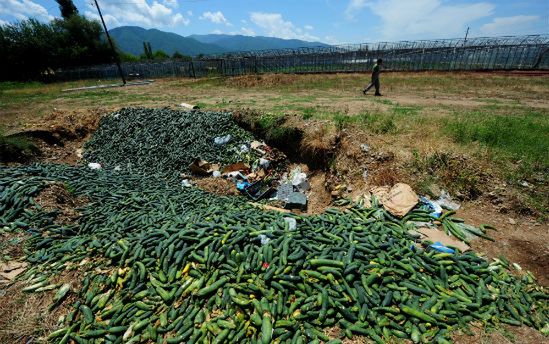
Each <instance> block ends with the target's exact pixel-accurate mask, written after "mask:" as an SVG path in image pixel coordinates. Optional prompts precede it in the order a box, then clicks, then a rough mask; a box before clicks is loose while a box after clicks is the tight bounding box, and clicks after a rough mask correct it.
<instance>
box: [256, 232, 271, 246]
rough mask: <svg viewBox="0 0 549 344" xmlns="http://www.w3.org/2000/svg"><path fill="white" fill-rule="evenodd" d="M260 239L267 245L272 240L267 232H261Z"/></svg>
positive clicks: (262, 243)
mask: <svg viewBox="0 0 549 344" xmlns="http://www.w3.org/2000/svg"><path fill="white" fill-rule="evenodd" d="M259 239H260V240H261V245H267V244H268V243H269V241H271V239H270V238H268V237H267V236H266V235H265V234H259Z"/></svg>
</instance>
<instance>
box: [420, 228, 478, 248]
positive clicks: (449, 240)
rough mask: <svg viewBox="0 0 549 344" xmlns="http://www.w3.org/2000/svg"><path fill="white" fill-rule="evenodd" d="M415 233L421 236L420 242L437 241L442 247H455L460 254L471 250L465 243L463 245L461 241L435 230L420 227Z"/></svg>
mask: <svg viewBox="0 0 549 344" xmlns="http://www.w3.org/2000/svg"><path fill="white" fill-rule="evenodd" d="M416 231H417V232H418V233H420V234H421V239H422V240H429V241H432V242H437V241H438V242H440V243H441V244H443V245H444V246H452V247H455V248H457V249H458V250H460V251H461V252H465V251H468V250H470V249H471V247H470V246H469V245H467V244H466V243H464V242H463V241H461V240H459V239H458V238H456V237H451V236H449V235H448V234H446V233H444V232H443V231H441V230H438V229H436V228H428V227H420V228H418V229H417V230H416Z"/></svg>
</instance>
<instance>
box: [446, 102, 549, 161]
mask: <svg viewBox="0 0 549 344" xmlns="http://www.w3.org/2000/svg"><path fill="white" fill-rule="evenodd" d="M445 131H446V132H447V133H448V135H450V137H451V138H452V139H453V140H454V141H455V142H457V143H460V144H464V145H465V144H470V143H473V142H476V143H479V144H480V145H483V146H485V147H488V148H490V149H494V150H495V151H496V153H500V155H504V156H507V157H510V158H513V159H517V160H525V161H526V162H528V163H531V164H533V165H539V167H540V168H541V169H546V168H548V167H549V135H548V133H549V117H548V116H547V114H542V113H539V112H533V111H532V112H529V111H526V112H523V113H522V114H516V113H515V114H506V115H493V114H491V113H489V112H486V111H482V110H481V111H475V112H470V113H466V114H461V115H459V116H457V117H454V118H452V119H450V120H448V121H447V122H446V125H445Z"/></svg>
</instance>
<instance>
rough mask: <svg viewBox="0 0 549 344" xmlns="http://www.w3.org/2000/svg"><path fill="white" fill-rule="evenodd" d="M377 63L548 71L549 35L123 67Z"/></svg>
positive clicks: (315, 67)
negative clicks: (379, 61)
mask: <svg viewBox="0 0 549 344" xmlns="http://www.w3.org/2000/svg"><path fill="white" fill-rule="evenodd" d="M377 58H383V59H384V66H385V67H384V68H385V70H391V71H495V70H549V35H547V34H543V35H528V36H504V37H479V38H469V39H463V38H460V39H438V40H420V41H400V42H378V43H362V44H349V45H333V46H320V47H312V48H311V47H309V48H297V49H275V50H272V49H271V50H258V51H241V52H235V53H228V54H220V55H209V56H206V57H203V58H200V59H194V60H192V61H182V60H176V59H172V60H164V61H143V62H126V63H123V64H122V68H123V70H124V73H125V74H126V75H127V76H131V75H139V76H140V77H143V78H158V77H168V76H175V77H178V76H182V77H185V76H186V77H203V76H213V75H215V76H219V75H221V76H234V75H245V74H263V73H330V72H339V73H344V72H365V71H368V70H370V68H371V66H372V64H373V62H374V61H375V60H376V59H377ZM57 76H58V78H59V79H60V80H73V79H86V78H116V77H117V71H116V67H115V66H114V65H112V66H111V65H100V66H93V67H83V68H75V69H65V70H59V71H57Z"/></svg>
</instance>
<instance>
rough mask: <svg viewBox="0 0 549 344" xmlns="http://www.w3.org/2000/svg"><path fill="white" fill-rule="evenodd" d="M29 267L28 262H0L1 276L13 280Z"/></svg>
mask: <svg viewBox="0 0 549 344" xmlns="http://www.w3.org/2000/svg"><path fill="white" fill-rule="evenodd" d="M26 268H27V263H23V262H12V261H10V262H7V263H1V264H0V277H2V278H4V279H7V280H8V281H11V280H13V279H14V278H15V277H17V276H18V275H19V274H20V273H22V272H23V271H25V269H26Z"/></svg>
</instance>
